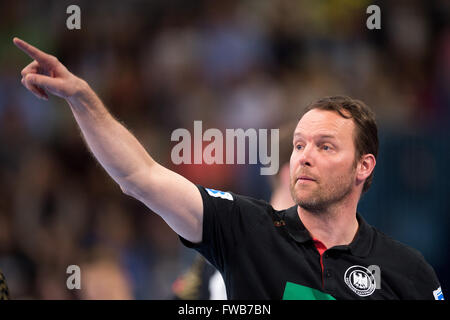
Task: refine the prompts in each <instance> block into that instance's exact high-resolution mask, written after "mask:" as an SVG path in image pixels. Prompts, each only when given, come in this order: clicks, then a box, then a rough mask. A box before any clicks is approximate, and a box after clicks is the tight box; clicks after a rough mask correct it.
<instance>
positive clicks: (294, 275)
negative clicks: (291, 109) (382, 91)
mask: <svg viewBox="0 0 450 320" xmlns="http://www.w3.org/2000/svg"><path fill="white" fill-rule="evenodd" d="M13 41H14V43H15V44H16V46H18V47H19V48H20V49H22V50H23V51H24V52H25V53H27V54H28V55H29V56H30V57H31V58H32V59H34V61H33V62H31V63H30V64H29V65H28V66H26V67H25V68H24V69H23V70H22V76H23V78H22V83H23V84H24V86H25V87H26V88H27V89H28V90H30V91H31V92H32V93H33V94H35V95H36V96H37V97H39V98H42V99H48V96H47V92H49V93H51V94H54V95H57V96H59V97H62V98H64V99H66V101H67V102H68V104H69V106H70V108H71V111H72V113H73V114H74V117H75V119H76V121H77V123H78V125H79V127H80V128H81V131H82V133H83V136H84V139H85V140H86V143H87V145H88V146H89V148H90V150H91V151H92V153H93V154H94V156H95V157H96V158H97V160H98V161H99V162H100V164H101V165H102V166H103V167H104V168H105V170H106V171H107V172H108V173H109V175H110V176H111V177H112V178H113V179H114V180H115V181H116V182H117V183H118V184H119V186H120V188H121V189H122V191H123V192H124V193H125V194H128V195H130V196H132V197H134V198H136V199H138V200H140V201H142V202H143V203H144V204H145V205H147V206H148V207H149V208H150V209H151V210H153V211H154V212H156V213H157V214H159V215H160V216H161V217H162V218H163V219H164V220H165V221H166V222H167V223H168V225H169V226H170V227H171V228H172V229H173V230H174V231H175V232H176V233H177V234H178V235H179V236H180V239H181V241H182V242H183V243H184V244H185V245H186V246H188V247H192V248H195V249H196V250H198V251H199V252H200V253H202V254H203V255H204V256H205V257H206V258H207V259H208V261H210V262H211V263H212V264H213V265H214V266H215V267H216V268H217V269H218V270H219V271H220V272H221V274H222V275H223V276H224V279H225V284H226V287H227V296H228V297H229V298H230V299H433V298H434V299H441V298H443V295H442V291H441V289H440V286H439V282H438V279H437V277H436V274H435V273H434V271H433V269H432V268H431V266H430V265H428V264H427V263H426V262H425V260H424V258H423V257H422V256H421V254H420V253H418V252H417V251H415V250H413V249H411V248H408V247H406V246H405V245H402V244H400V243H398V242H396V241H394V240H392V239H390V238H388V237H387V236H385V235H384V234H382V233H380V232H379V231H377V230H376V229H375V228H373V227H371V226H369V225H368V224H367V223H366V222H365V221H364V219H363V218H362V217H361V216H360V215H359V214H358V213H357V212H356V208H357V203H358V201H359V198H360V196H361V194H362V193H363V192H365V191H367V190H368V188H369V187H370V183H371V179H372V174H373V170H374V168H375V164H376V156H377V149H378V138H377V128H376V124H375V121H374V119H373V114H372V113H371V111H370V110H369V109H368V108H367V107H366V106H365V105H364V104H363V103H362V102H360V101H357V100H353V99H350V98H347V97H332V98H327V99H322V100H319V101H318V102H316V103H313V104H312V105H311V106H310V107H309V109H308V110H307V112H306V113H305V114H304V115H303V116H302V118H301V119H300V121H299V122H298V125H297V127H296V129H295V131H294V140H293V147H294V148H293V151H292V156H291V160H290V189H291V194H292V197H293V199H294V201H295V203H297V205H295V206H293V207H291V208H289V209H286V210H281V211H277V210H275V209H273V207H272V206H270V205H269V204H268V203H266V202H264V201H260V200H255V199H252V198H249V197H245V196H239V195H236V194H234V193H231V192H222V191H217V190H213V189H207V188H203V187H201V186H195V185H194V184H192V183H191V182H190V181H188V180H187V179H185V178H183V177H182V176H180V175H178V174H176V173H175V172H172V171H170V170H168V169H166V168H164V167H163V166H161V165H160V164H158V163H157V162H155V161H154V160H153V159H152V157H151V156H150V155H149V154H148V153H147V152H146V151H145V150H144V148H143V147H142V146H141V145H140V144H139V142H138V141H137V140H136V139H135V138H134V136H133V135H132V134H131V133H130V132H129V131H128V130H126V129H125V128H124V127H123V126H122V125H121V124H120V123H119V122H118V121H116V120H115V119H114V118H113V117H112V116H111V114H110V113H109V112H108V111H107V109H106V108H105V106H104V105H103V103H102V102H101V101H100V99H99V98H98V97H97V96H96V94H95V93H94V92H93V91H92V89H91V88H90V87H89V86H88V84H87V83H86V82H85V81H83V80H82V79H80V78H78V77H76V76H74V75H73V74H72V73H70V72H69V71H68V70H67V69H66V68H65V67H64V66H63V65H62V64H61V63H60V62H59V61H58V60H57V59H56V58H55V57H53V56H51V55H48V54H46V53H44V52H42V51H40V50H39V49H37V48H35V47H33V46H31V45H29V44H27V43H26V42H24V41H22V40H20V39H17V38H14V40H13Z"/></svg>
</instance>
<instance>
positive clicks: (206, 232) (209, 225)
mask: <svg viewBox="0 0 450 320" xmlns="http://www.w3.org/2000/svg"><path fill="white" fill-rule="evenodd" d="M197 188H198V189H199V191H200V194H201V196H202V200H203V237H202V242H200V243H192V242H190V241H188V240H186V239H184V238H183V237H181V236H179V238H180V240H181V242H182V243H183V245H185V246H187V247H188V248H193V249H195V250H197V251H198V252H199V253H201V254H202V255H203V256H204V257H205V258H206V259H207V260H208V261H209V262H210V263H211V264H212V265H213V266H214V267H216V268H217V269H218V270H219V271H220V272H223V271H224V264H225V261H227V257H228V256H230V255H231V253H232V252H233V248H234V247H235V246H236V243H237V239H238V238H239V234H238V233H239V228H236V227H233V226H236V223H237V221H238V220H239V219H240V210H239V206H238V204H237V203H238V202H239V200H238V198H239V196H238V195H236V194H234V193H232V192H223V191H218V190H214V189H208V188H204V187H202V186H199V185H197Z"/></svg>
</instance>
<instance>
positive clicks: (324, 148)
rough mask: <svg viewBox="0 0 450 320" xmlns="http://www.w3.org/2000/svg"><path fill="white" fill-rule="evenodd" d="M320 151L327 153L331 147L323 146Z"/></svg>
mask: <svg viewBox="0 0 450 320" xmlns="http://www.w3.org/2000/svg"><path fill="white" fill-rule="evenodd" d="M322 150H325V151H329V150H331V147H330V146H328V145H323V146H322Z"/></svg>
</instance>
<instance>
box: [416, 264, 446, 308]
mask: <svg viewBox="0 0 450 320" xmlns="http://www.w3.org/2000/svg"><path fill="white" fill-rule="evenodd" d="M412 281H413V284H414V288H415V294H414V299H417V300H444V294H443V292H442V289H441V285H440V284H439V280H438V278H437V276H436V273H435V272H434V270H433V268H432V267H431V266H430V265H429V264H428V263H427V262H426V261H425V259H424V258H423V257H422V259H421V260H419V263H418V267H417V268H416V272H415V274H414V276H413V279H412Z"/></svg>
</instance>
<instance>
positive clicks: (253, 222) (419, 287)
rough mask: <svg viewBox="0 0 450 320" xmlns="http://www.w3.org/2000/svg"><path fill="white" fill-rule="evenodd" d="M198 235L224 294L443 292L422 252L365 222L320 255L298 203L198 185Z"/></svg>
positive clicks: (420, 295)
mask: <svg viewBox="0 0 450 320" xmlns="http://www.w3.org/2000/svg"><path fill="white" fill-rule="evenodd" d="M198 188H199V190H200V193H201V195H202V199H203V208H204V209H203V210H204V212H203V213H204V216H203V239H202V242H201V243H199V244H193V243H191V242H189V241H187V240H185V239H183V238H181V237H180V239H181V241H182V243H184V244H185V245H186V246H187V247H190V248H194V249H196V250H197V251H198V252H200V253H201V254H202V255H204V256H205V257H206V259H208V261H210V262H211V264H212V265H214V266H215V267H216V268H217V269H218V270H219V271H220V272H221V273H222V275H223V277H224V280H225V284H226V288H227V296H228V297H229V298H230V299H276V300H277V299H308V300H311V299H330V300H333V299H337V300H340V299H441V298H442V299H443V294H442V291H441V289H440V285H439V281H438V279H437V277H436V274H435V272H434V270H433V269H432V267H431V266H430V265H429V264H428V263H427V262H426V261H425V259H424V258H423V256H422V255H421V254H420V253H419V252H418V251H416V250H415V249H412V248H410V247H408V246H406V245H404V244H401V243H399V242H397V241H395V240H393V239H391V238H389V237H388V236H386V235H385V234H383V233H381V232H380V231H378V230H376V229H375V228H374V227H372V226H370V225H368V224H367V223H366V222H365V221H364V219H363V218H362V217H361V215H360V214H359V213H357V219H358V222H359V228H358V231H357V234H356V236H355V238H354V240H353V241H352V243H350V244H349V245H345V246H335V247H332V248H328V249H327V250H325V251H324V252H323V254H322V255H321V254H320V253H319V251H318V248H317V242H315V241H313V239H312V238H311V236H310V234H309V232H308V230H306V228H305V226H304V225H303V223H302V222H301V220H300V218H299V216H298V213H297V206H293V207H291V208H289V209H286V210H282V211H277V210H275V209H273V207H272V206H271V205H270V204H268V203H267V202H265V201H262V200H256V199H253V198H250V197H246V196H240V195H237V194H235V193H232V192H222V191H217V190H213V189H206V188H203V187H201V186H198Z"/></svg>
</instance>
